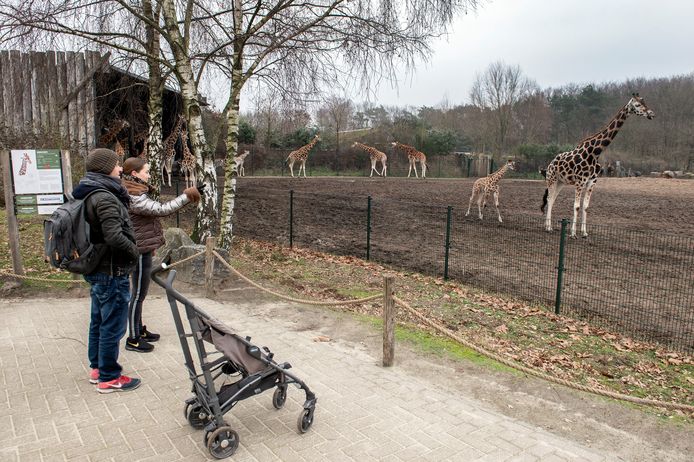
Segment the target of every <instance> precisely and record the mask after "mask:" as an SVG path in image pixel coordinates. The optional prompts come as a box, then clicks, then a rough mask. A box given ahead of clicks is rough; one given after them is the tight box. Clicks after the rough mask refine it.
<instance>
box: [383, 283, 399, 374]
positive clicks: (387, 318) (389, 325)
mask: <svg viewBox="0 0 694 462" xmlns="http://www.w3.org/2000/svg"><path fill="white" fill-rule="evenodd" d="M393 293H394V279H393V276H386V277H384V278H383V367H390V366H392V365H393V359H394V357H395V313H396V308H395V301H394V300H393Z"/></svg>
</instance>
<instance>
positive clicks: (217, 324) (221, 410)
mask: <svg viewBox="0 0 694 462" xmlns="http://www.w3.org/2000/svg"><path fill="white" fill-rule="evenodd" d="M166 269H167V265H166V263H163V264H162V265H161V266H160V267H158V268H155V269H154V270H153V271H152V280H153V281H154V282H156V283H157V284H159V285H160V286H162V287H163V288H164V289H165V290H166V297H167V299H168V301H169V305H170V306H171V313H172V314H173V318H174V323H175V324H176V331H177V332H178V337H179V339H180V341H181V348H182V349H183V356H184V358H185V366H186V368H187V369H188V374H189V376H190V380H191V382H192V383H193V389H192V392H193V395H194V396H192V397H191V398H188V399H187V400H186V402H185V410H184V413H185V416H186V419H188V422H189V423H190V425H191V426H192V427H194V428H199V429H204V430H205V436H204V442H205V445H206V446H207V449H208V450H209V451H210V454H211V455H212V456H213V457H216V458H217V459H224V458H226V457H229V456H231V455H232V454H234V452H235V451H236V449H237V448H238V446H239V435H238V433H236V431H234V430H233V429H232V428H231V427H230V426H228V425H227V424H226V422H224V414H226V413H227V412H228V411H229V410H230V409H231V408H233V407H234V406H235V405H236V403H238V402H239V401H241V400H243V399H246V398H250V397H251V396H254V395H257V394H259V393H262V392H263V391H265V390H269V389H271V388H275V387H276V390H275V393H274V395H273V396H272V404H273V406H274V407H275V408H276V409H281V408H282V406H284V402H285V401H286V399H287V387H288V385H290V384H294V385H296V386H297V387H298V388H301V389H302V390H304V392H305V393H306V401H305V402H304V409H303V411H302V412H301V414H300V415H299V420H298V422H297V427H298V429H299V432H300V433H305V432H306V431H308V429H309V428H311V425H312V424H313V413H314V410H315V407H316V396H315V395H314V394H313V393H312V392H311V390H309V388H308V386H307V385H306V384H305V383H304V382H302V381H301V380H299V378H297V377H295V376H294V375H293V374H291V373H289V372H287V370H288V369H290V368H291V367H292V366H291V365H290V364H289V363H286V362H285V363H281V364H278V363H276V362H275V361H274V360H273V353H271V352H270V350H269V349H268V348H267V347H263V348H262V350H261V349H260V348H259V347H258V346H256V345H253V344H252V343H251V338H250V337H245V338H242V337H239V336H238V335H236V334H235V333H234V332H233V331H232V330H231V329H230V328H229V327H227V326H226V325H224V324H223V323H222V322H221V321H219V320H218V319H215V318H214V317H212V316H210V315H209V314H207V313H205V312H204V311H203V310H201V309H200V308H198V307H196V306H194V305H193V303H192V302H191V301H189V300H187V299H186V298H185V297H184V296H183V295H181V294H180V293H179V292H178V291H176V289H174V288H173V281H174V278H175V277H176V271H175V270H173V269H171V270H170V271H169V275H168V277H167V278H166V279H163V278H162V274H161V273H162V272H163V271H166ZM177 302H181V303H182V304H183V306H185V312H186V316H187V317H188V321H189V322H190V329H191V333H187V332H186V331H185V328H184V326H183V322H182V320H181V315H180V312H179V307H178V303H177ZM188 338H192V339H193V342H194V343H195V349H196V350H197V353H198V360H199V365H200V369H201V371H200V372H198V370H196V368H195V363H194V362H193V354H192V352H191V348H190V346H189V344H188ZM205 341H207V342H209V343H212V344H213V345H214V346H215V347H216V349H217V352H214V351H210V352H208V351H206V349H205ZM218 353H221V354H222V356H221V357H218V358H216V359H212V358H211V357H210V356H211V355H216V354H218ZM220 377H222V378H223V379H227V380H228V379H229V377H234V378H238V380H236V381H235V382H233V383H226V381H227V380H224V382H225V383H224V384H222V385H221V386H220V387H219V388H217V386H216V385H215V380H217V381H218V382H220V381H221V380H219V378H220Z"/></svg>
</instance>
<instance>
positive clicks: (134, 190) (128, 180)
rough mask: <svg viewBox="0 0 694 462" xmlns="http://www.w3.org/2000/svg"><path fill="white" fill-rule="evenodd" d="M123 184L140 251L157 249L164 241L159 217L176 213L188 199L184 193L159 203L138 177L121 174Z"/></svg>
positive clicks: (145, 251) (147, 186)
mask: <svg viewBox="0 0 694 462" xmlns="http://www.w3.org/2000/svg"><path fill="white" fill-rule="evenodd" d="M123 186H125V188H126V189H127V190H128V194H130V219H131V220H132V222H133V227H134V228H135V239H136V241H137V248H138V250H139V251H140V253H147V252H151V251H153V250H156V249H158V248H159V247H161V246H162V245H164V243H165V242H166V241H165V240H164V230H163V229H162V226H161V222H160V221H159V217H165V216H168V215H171V214H173V213H176V211H177V210H179V209H181V208H183V206H185V205H186V204H187V203H188V202H190V200H189V199H188V196H186V195H185V194H181V195H180V196H178V197H176V198H175V199H172V200H170V201H168V202H165V203H163V204H162V203H161V202H157V201H155V200H154V199H152V198H150V197H149V196H148V195H147V193H148V192H149V185H148V184H147V183H145V182H143V181H142V180H140V179H139V178H136V177H132V176H128V175H125V176H123Z"/></svg>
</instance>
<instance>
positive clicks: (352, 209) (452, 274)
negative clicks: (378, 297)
mask: <svg viewBox="0 0 694 462" xmlns="http://www.w3.org/2000/svg"><path fill="white" fill-rule="evenodd" d="M290 198H291V200H290ZM242 199H243V200H239V201H238V209H237V211H236V213H235V218H234V219H235V225H234V229H235V234H237V235H240V236H246V237H252V238H255V239H261V240H267V241H271V242H278V243H282V244H285V245H289V243H290V241H291V242H292V244H293V245H295V246H300V247H305V248H311V249H314V250H318V251H322V252H328V253H333V254H337V255H353V256H356V257H360V258H367V257H368V258H369V259H370V260H372V261H375V262H378V263H383V264H388V265H393V266H395V267H398V268H401V269H404V270H411V271H417V272H421V273H424V274H430V275H435V276H444V277H448V278H449V279H453V280H457V281H461V282H463V283H466V284H469V285H472V286H475V287H479V288H482V289H487V290H491V291H495V292H499V293H505V294H509V295H512V296H516V297H519V298H523V299H526V300H530V301H536V302H539V303H540V304H542V305H545V306H548V307H549V309H554V310H555V312H558V313H561V314H563V315H568V316H572V317H575V318H580V319H584V320H587V321H589V322H591V323H593V324H595V325H598V326H603V327H606V328H609V329H610V330H614V331H620V332H623V333H626V334H629V335H632V336H634V337H635V338H640V339H643V340H648V341H657V342H659V343H661V344H663V345H666V346H668V347H671V348H674V349H678V350H681V351H686V352H692V351H694V272H693V271H692V269H693V268H694V238H691V237H687V236H680V235H669V234H666V233H655V232H648V231H635V230H625V229H621V228H618V227H614V226H605V225H592V224H589V229H588V231H589V233H590V235H589V237H588V238H586V239H582V238H578V239H570V238H569V237H568V231H569V227H570V224H569V223H568V222H566V221H565V225H564V228H563V229H564V231H563V234H564V238H563V239H562V231H561V230H562V224H561V220H558V221H557V223H556V224H555V226H554V229H555V231H554V232H551V233H548V232H546V231H544V223H543V220H542V219H540V218H538V217H528V216H525V215H508V216H504V217H503V218H504V222H503V223H500V222H498V220H497V218H496V215H495V213H494V211H493V209H491V210H490V209H489V208H487V213H486V216H485V217H484V219H483V220H479V219H478V218H477V211H476V210H474V213H471V214H470V216H467V217H466V216H465V214H464V210H462V209H456V208H452V207H447V206H442V205H431V204H424V203H416V202H409V201H398V200H385V199H378V200H376V199H370V198H368V197H354V196H352V195H348V194H341V193H340V191H339V190H336V191H335V193H334V194H320V193H314V192H307V191H303V192H298V191H294V192H291V194H290V191H287V190H280V189H268V188H264V187H253V186H250V187H247V188H244V191H243V197H242ZM560 256H562V257H563V262H562V264H561V265H560Z"/></svg>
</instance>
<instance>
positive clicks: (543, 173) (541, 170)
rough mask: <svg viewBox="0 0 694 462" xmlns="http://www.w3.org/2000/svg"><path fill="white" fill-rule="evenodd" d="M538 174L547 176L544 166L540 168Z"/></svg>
mask: <svg viewBox="0 0 694 462" xmlns="http://www.w3.org/2000/svg"><path fill="white" fill-rule="evenodd" d="M540 175H542V176H543V177H545V178H547V169H546V168H541V169H540Z"/></svg>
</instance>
